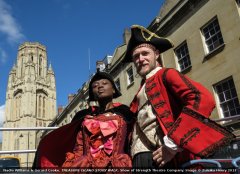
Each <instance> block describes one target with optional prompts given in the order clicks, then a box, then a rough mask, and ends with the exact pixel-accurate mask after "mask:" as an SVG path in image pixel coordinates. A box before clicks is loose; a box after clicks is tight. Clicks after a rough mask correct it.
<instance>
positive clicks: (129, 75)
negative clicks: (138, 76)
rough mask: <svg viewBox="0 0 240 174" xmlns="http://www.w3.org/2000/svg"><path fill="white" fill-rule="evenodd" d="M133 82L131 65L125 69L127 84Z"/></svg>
mask: <svg viewBox="0 0 240 174" xmlns="http://www.w3.org/2000/svg"><path fill="white" fill-rule="evenodd" d="M133 82H134V77H133V69H132V67H130V68H128V70H127V85H128V86H129V85H131V84H132V83H133Z"/></svg>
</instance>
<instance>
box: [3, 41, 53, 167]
mask: <svg viewBox="0 0 240 174" xmlns="http://www.w3.org/2000/svg"><path fill="white" fill-rule="evenodd" d="M55 117H56V84H55V75H54V72H53V70H52V67H51V64H50V65H49V66H48V59H47V52H46V47H45V46H43V45H41V44H40V43H37V42H33V43H30V42H25V43H23V44H22V45H20V46H19V49H18V54H17V60H16V64H15V65H14V66H13V67H12V70H11V71H10V73H9V79H8V85H7V92H6V110H5V119H4V123H3V127H5V128H17V127H46V126H48V125H49V123H51V122H52V121H53V119H54V118H55ZM36 137H37V135H36V131H4V132H3V140H2V143H3V144H2V150H28V149H33V150H34V149H36V146H37V144H36V139H37V138H36ZM14 155H15V156H17V157H19V158H20V159H21V163H22V166H31V165H32V161H33V158H34V154H32V153H29V154H14Z"/></svg>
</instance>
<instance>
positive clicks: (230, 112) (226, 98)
mask: <svg viewBox="0 0 240 174" xmlns="http://www.w3.org/2000/svg"><path fill="white" fill-rule="evenodd" d="M214 89H215V91H216V93H217V96H218V101H219V104H220V109H221V112H222V114H223V116H224V117H230V116H234V115H239V114H240V105H239V100H238V97H237V91H236V88H235V85H234V81H233V79H232V78H228V79H226V80H224V81H222V82H220V83H218V84H217V85H215V87H214Z"/></svg>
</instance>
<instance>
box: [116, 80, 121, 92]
mask: <svg viewBox="0 0 240 174" xmlns="http://www.w3.org/2000/svg"><path fill="white" fill-rule="evenodd" d="M115 85H116V87H117V89H118V90H119V91H121V86H120V79H119V78H118V79H117V80H116V81H115Z"/></svg>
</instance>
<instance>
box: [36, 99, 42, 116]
mask: <svg viewBox="0 0 240 174" xmlns="http://www.w3.org/2000/svg"><path fill="white" fill-rule="evenodd" d="M41 110H42V96H41V95H40V96H39V98H38V116H37V117H38V118H41Z"/></svg>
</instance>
